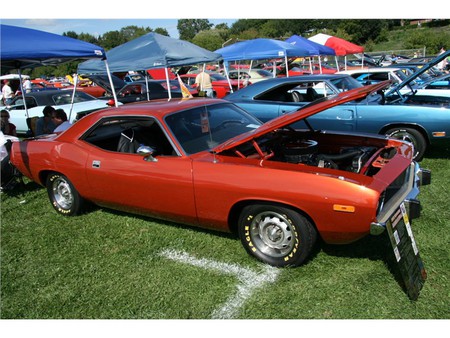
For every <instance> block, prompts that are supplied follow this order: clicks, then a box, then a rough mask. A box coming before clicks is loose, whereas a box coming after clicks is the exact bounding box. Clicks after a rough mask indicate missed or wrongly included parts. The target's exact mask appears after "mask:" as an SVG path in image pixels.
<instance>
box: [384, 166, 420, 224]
mask: <svg viewBox="0 0 450 338" xmlns="http://www.w3.org/2000/svg"><path fill="white" fill-rule="evenodd" d="M413 168H414V167H413V165H411V166H409V167H408V168H407V169H406V170H404V171H403V172H402V173H401V174H400V175H399V176H398V177H397V178H396V179H395V180H394V181H393V182H392V183H391V184H390V185H389V186H388V187H387V188H386V190H385V191H383V193H382V194H381V195H380V199H379V202H378V210H377V220H378V222H384V221H385V220H386V219H387V217H388V216H389V215H390V214H391V212H393V211H394V210H395V208H397V207H398V206H399V205H400V203H401V202H402V201H403V200H404V199H405V198H406V196H407V195H408V192H409V191H410V190H411V188H412V186H413V184H414V176H415V174H414V170H412V169H413Z"/></svg>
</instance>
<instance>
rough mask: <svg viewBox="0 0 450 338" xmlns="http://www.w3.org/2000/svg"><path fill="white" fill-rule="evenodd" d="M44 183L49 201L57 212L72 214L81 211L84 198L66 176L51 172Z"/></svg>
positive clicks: (66, 214)
mask: <svg viewBox="0 0 450 338" xmlns="http://www.w3.org/2000/svg"><path fill="white" fill-rule="evenodd" d="M46 183H47V184H46V186H47V193H48V197H49V198H50V202H51V203H52V205H53V208H55V210H56V211H57V212H58V213H59V214H61V215H65V216H72V215H77V214H79V213H80V212H81V210H82V207H83V204H84V199H83V198H82V197H81V196H80V194H79V193H78V191H77V190H76V189H75V187H74V186H73V184H72V182H70V180H69V179H68V178H67V177H66V176H64V175H62V174H59V173H52V174H50V175H49V176H48V177H47V182H46Z"/></svg>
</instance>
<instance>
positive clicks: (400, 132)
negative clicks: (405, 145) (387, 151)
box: [385, 127, 427, 161]
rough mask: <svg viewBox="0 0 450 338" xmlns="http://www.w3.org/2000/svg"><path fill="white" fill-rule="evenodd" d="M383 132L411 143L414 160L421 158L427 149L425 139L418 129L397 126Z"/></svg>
mask: <svg viewBox="0 0 450 338" xmlns="http://www.w3.org/2000/svg"><path fill="white" fill-rule="evenodd" d="M385 134H386V135H387V136H389V137H392V138H395V139H398V140H402V141H408V142H410V143H412V144H413V145H414V151H415V153H414V160H416V161H420V160H422V158H423V156H424V155H425V151H426V150H427V141H426V139H425V137H424V136H423V135H422V133H421V132H420V131H418V130H416V129H413V128H403V127H398V128H392V129H389V130H387V131H386V133H385Z"/></svg>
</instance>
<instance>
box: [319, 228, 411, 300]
mask: <svg viewBox="0 0 450 338" xmlns="http://www.w3.org/2000/svg"><path fill="white" fill-rule="evenodd" d="M321 249H322V250H323V252H325V253H326V254H327V255H330V256H336V257H348V258H367V259H369V260H373V261H382V262H383V263H384V265H385V266H386V268H387V269H388V270H389V272H390V273H391V274H392V276H393V277H394V279H395V280H396V281H397V283H398V284H399V286H400V287H401V288H402V289H403V291H404V292H405V294H407V293H408V291H407V289H406V285H405V282H404V280H403V277H402V275H401V272H400V268H399V265H398V263H397V261H396V259H395V255H394V252H393V248H392V245H391V243H390V239H389V237H388V234H387V231H385V232H384V233H383V234H381V235H380V236H366V237H364V238H362V239H360V240H359V241H356V242H354V243H351V244H345V245H330V244H326V243H323V242H322V243H321Z"/></svg>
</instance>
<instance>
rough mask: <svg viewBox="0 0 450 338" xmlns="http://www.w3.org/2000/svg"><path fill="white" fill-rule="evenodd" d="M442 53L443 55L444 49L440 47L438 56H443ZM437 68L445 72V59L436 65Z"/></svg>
mask: <svg viewBox="0 0 450 338" xmlns="http://www.w3.org/2000/svg"><path fill="white" fill-rule="evenodd" d="M443 53H445V48H444V47H441V50H440V51H439V54H438V55H441V54H443ZM437 68H439V70H441V71H443V72H445V69H446V68H447V59H446V58H445V59H444V60H442V61H441V62H439V63H438V64H437Z"/></svg>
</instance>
